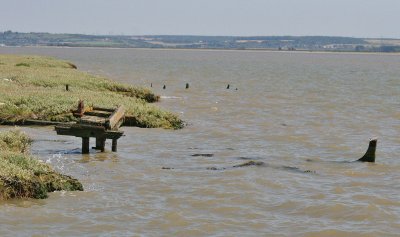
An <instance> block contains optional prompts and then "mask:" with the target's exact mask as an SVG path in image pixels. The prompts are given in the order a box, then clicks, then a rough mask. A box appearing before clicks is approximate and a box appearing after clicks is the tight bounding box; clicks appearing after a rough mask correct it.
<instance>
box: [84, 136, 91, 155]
mask: <svg viewBox="0 0 400 237" xmlns="http://www.w3.org/2000/svg"><path fill="white" fill-rule="evenodd" d="M82 154H89V138H88V137H82Z"/></svg>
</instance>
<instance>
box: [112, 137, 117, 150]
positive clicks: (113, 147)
mask: <svg viewBox="0 0 400 237" xmlns="http://www.w3.org/2000/svg"><path fill="white" fill-rule="evenodd" d="M111 150H112V151H113V152H117V139H115V138H114V139H112V146H111Z"/></svg>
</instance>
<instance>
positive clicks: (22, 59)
mask: <svg viewBox="0 0 400 237" xmlns="http://www.w3.org/2000/svg"><path fill="white" fill-rule="evenodd" d="M0 62H2V64H0V123H1V122H2V123H7V124H9V123H15V124H21V123H23V122H24V121H25V120H27V119H37V120H46V121H59V122H68V121H74V120H75V118H74V117H73V116H72V113H71V110H73V109H76V107H77V103H78V101H79V100H84V101H85V105H88V106H90V105H93V106H100V107H117V106H119V105H124V106H125V107H126V108H127V115H128V116H132V118H133V119H131V122H130V125H133V126H139V127H148V128H155V127H161V128H172V129H178V128H182V127H183V121H182V120H181V119H179V117H178V116H176V115H175V114H172V113H170V112H167V111H164V110H161V109H159V108H158V107H157V106H155V105H153V104H151V103H153V102H157V101H158V100H159V96H157V95H155V94H153V93H152V92H151V91H150V90H149V89H146V88H140V87H135V86H131V85H127V84H121V83H117V82H114V81H111V80H109V79H107V78H104V77H100V76H95V75H91V74H88V73H85V72H81V71H79V70H76V66H75V65H74V64H72V63H70V62H66V61H62V60H56V59H54V58H49V57H39V56H16V55H0ZM66 84H68V85H69V91H66V90H65V87H66ZM132 121H134V122H132Z"/></svg>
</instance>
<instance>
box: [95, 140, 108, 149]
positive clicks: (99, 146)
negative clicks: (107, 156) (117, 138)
mask: <svg viewBox="0 0 400 237" xmlns="http://www.w3.org/2000/svg"><path fill="white" fill-rule="evenodd" d="M105 146H106V139H105V138H103V137H96V147H95V149H96V150H100V151H101V152H104V147H105Z"/></svg>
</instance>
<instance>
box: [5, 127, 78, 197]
mask: <svg viewBox="0 0 400 237" xmlns="http://www.w3.org/2000/svg"><path fill="white" fill-rule="evenodd" d="M31 142H32V140H31V139H30V138H29V137H28V136H27V135H26V134H25V133H23V132H21V131H20V130H10V131H7V132H1V133H0V200H7V199H12V198H46V197H47V193H48V192H53V191H60V190H66V191H76V190H80V191H82V190H83V186H82V184H81V183H80V182H79V181H78V180H76V179H74V178H72V177H70V176H67V175H63V174H59V173H57V172H55V171H54V170H53V169H52V168H51V167H50V166H49V165H48V164H45V163H43V162H41V161H39V160H37V159H36V158H34V157H32V156H31V155H29V153H28V149H29V147H30V144H31Z"/></svg>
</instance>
